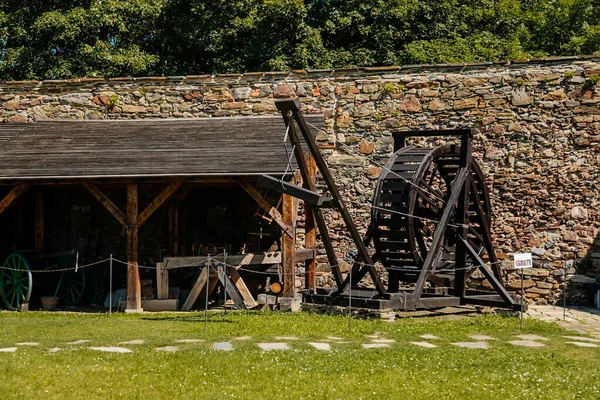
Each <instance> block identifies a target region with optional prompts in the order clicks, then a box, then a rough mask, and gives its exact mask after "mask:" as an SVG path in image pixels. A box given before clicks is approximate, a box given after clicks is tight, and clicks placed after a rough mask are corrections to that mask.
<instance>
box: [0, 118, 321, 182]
mask: <svg viewBox="0 0 600 400" xmlns="http://www.w3.org/2000/svg"><path fill="white" fill-rule="evenodd" d="M306 120H307V121H308V122H309V123H311V124H313V125H316V126H318V127H321V126H322V125H323V116H322V115H320V116H306ZM284 133H285V125H284V122H283V119H282V118H281V117H280V116H269V117H227V118H197V119H166V120H164V119H143V120H98V121H89V120H88V121H56V120H52V121H42V122H35V123H31V124H21V125H17V124H14V125H13V124H3V125H0V179H1V180H27V179H67V178H109V177H117V178H119V177H157V176H189V177H193V176H239V175H257V174H263V173H266V174H281V173H283V172H284V171H285V170H286V166H287V158H286V152H285V148H284V145H283V136H284ZM312 133H313V135H315V134H316V130H314V131H313V132H312ZM287 147H288V152H291V146H290V145H289V142H288V144H287ZM290 155H291V153H290ZM292 159H293V157H292Z"/></svg>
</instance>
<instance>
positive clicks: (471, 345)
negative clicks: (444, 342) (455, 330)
mask: <svg viewBox="0 0 600 400" xmlns="http://www.w3.org/2000/svg"><path fill="white" fill-rule="evenodd" d="M452 344H453V345H454V346H458V347H462V348H465V349H486V350H487V349H489V348H490V346H489V345H488V344H487V342H454V343H452Z"/></svg>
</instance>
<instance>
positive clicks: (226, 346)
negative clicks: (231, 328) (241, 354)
mask: <svg viewBox="0 0 600 400" xmlns="http://www.w3.org/2000/svg"><path fill="white" fill-rule="evenodd" d="M213 350H219V351H232V350H233V345H232V344H231V342H217V343H215V344H213Z"/></svg>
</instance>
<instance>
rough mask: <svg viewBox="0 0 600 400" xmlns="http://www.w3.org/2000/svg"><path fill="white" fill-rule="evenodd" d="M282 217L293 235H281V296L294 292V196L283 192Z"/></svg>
mask: <svg viewBox="0 0 600 400" xmlns="http://www.w3.org/2000/svg"><path fill="white" fill-rule="evenodd" d="M282 196H283V199H282V202H281V203H282V212H281V214H282V217H283V223H285V224H286V225H289V226H291V227H292V232H293V235H292V236H291V237H290V236H288V235H286V234H283V235H281V236H282V238H281V241H282V247H283V249H282V250H283V254H282V256H283V257H282V258H283V260H282V266H283V293H282V296H283V297H294V295H295V293H296V284H295V282H296V229H295V227H294V209H295V207H294V198H293V197H292V196H290V195H287V194H283V195H282Z"/></svg>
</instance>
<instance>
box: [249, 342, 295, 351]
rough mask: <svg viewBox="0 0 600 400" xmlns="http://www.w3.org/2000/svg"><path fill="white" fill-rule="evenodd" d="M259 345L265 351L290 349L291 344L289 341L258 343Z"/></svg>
mask: <svg viewBox="0 0 600 400" xmlns="http://www.w3.org/2000/svg"><path fill="white" fill-rule="evenodd" d="M257 344H258V347H260V348H261V349H262V350H264V351H269V350H289V349H290V346H288V344H287V343H281V342H278V343H257Z"/></svg>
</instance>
